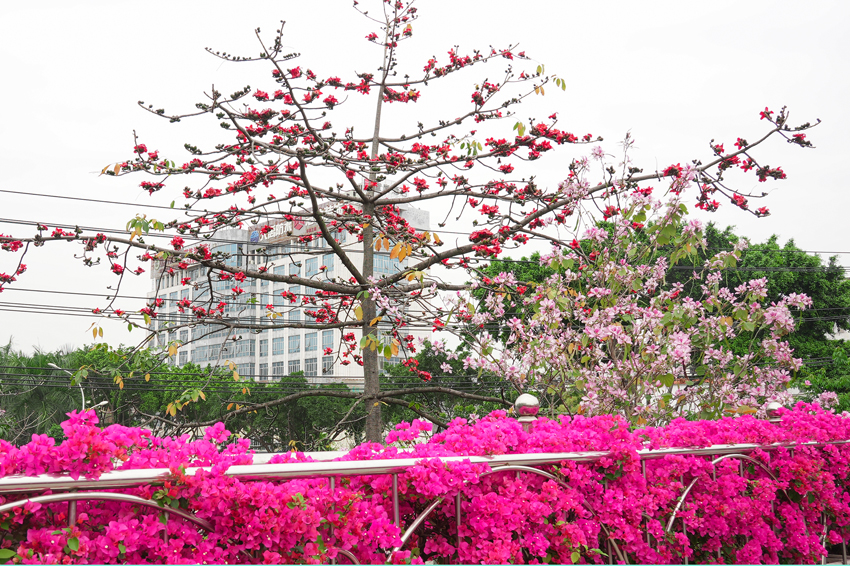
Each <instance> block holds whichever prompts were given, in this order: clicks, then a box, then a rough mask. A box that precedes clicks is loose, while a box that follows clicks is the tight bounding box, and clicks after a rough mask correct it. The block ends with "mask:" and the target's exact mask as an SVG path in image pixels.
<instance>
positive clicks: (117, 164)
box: [112, 163, 121, 175]
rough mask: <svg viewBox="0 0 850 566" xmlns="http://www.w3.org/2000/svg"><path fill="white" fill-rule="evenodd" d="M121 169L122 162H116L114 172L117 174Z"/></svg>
mask: <svg viewBox="0 0 850 566" xmlns="http://www.w3.org/2000/svg"><path fill="white" fill-rule="evenodd" d="M119 171H121V164H120V163H116V164H115V168H114V169H112V172H113V173H115V174H116V175H117V174H118V172H119Z"/></svg>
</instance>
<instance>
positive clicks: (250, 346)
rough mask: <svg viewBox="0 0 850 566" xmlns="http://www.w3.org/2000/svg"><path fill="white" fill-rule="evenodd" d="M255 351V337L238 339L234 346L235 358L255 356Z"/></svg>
mask: <svg viewBox="0 0 850 566" xmlns="http://www.w3.org/2000/svg"><path fill="white" fill-rule="evenodd" d="M255 352H256V350H255V349H254V339H253V338H243V339H242V340H237V341H236V345H235V347H233V357H234V358H244V357H247V356H250V357H253V356H254V353H255Z"/></svg>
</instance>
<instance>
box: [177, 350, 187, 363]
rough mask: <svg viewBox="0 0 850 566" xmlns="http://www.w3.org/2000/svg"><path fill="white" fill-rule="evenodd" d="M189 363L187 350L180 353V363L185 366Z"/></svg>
mask: <svg viewBox="0 0 850 566" xmlns="http://www.w3.org/2000/svg"><path fill="white" fill-rule="evenodd" d="M188 361H189V352H187V351H186V350H182V351H181V352H180V362H179V363H180V365H181V366H185V365H186V363H187V362H188Z"/></svg>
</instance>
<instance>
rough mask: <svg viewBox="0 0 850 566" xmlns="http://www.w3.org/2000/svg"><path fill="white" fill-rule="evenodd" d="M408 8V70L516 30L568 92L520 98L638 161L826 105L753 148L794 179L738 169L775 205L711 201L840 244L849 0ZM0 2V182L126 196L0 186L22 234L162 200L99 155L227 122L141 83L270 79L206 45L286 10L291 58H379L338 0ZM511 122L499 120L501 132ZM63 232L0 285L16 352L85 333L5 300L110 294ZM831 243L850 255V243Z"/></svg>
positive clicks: (178, 138)
mask: <svg viewBox="0 0 850 566" xmlns="http://www.w3.org/2000/svg"><path fill="white" fill-rule="evenodd" d="M369 3H370V0H364V1H363V2H362V5H363V6H364V7H368V5H369ZM375 5H376V6H377V3H375ZM419 8H420V19H419V21H418V22H416V23H415V24H414V38H413V40H412V41H411V42H410V43H409V44H408V45H407V47H408V50H407V53H406V54H405V52H402V55H401V57H402V64H403V65H404V64H405V63H407V64H408V65H409V66H408V67H407V68H409V69H411V70H415V71H418V70H421V67H422V66H423V65H424V63H425V61H426V60H427V58H428V57H430V56H432V55H437V56H438V58H439V59H441V60H443V61H444V60H445V53H446V51H447V50H448V49H449V48H450V47H451V46H453V45H455V44H459V45H460V47H461V51H469V50H471V49H473V48H481V49H482V50H486V49H487V48H488V46H489V45H494V46H503V45H506V44H508V43H513V42H518V43H520V48H521V49H524V50H525V51H526V52H527V53H528V54H529V55H530V56H532V57H533V58H534V59H535V60H537V61H539V62H541V63H545V65H546V70H547V71H548V72H556V73H558V74H559V75H560V76H563V77H569V83H570V86H569V88H568V91H567V92H566V93H562V92H558V93H555V92H551V91H553V90H554V89H550V92H549V93H547V95H546V97H544V98H543V99H541V100H536V101H534V105H532V106H531V107H530V108H529V109H527V110H523V111H522V112H521V114H525V113H526V112H527V116H537V117H540V118H542V117H545V116H546V115H548V114H549V113H551V112H553V111H558V112H559V118H560V122H559V124H558V126H559V127H560V128H562V129H566V130H568V131H572V132H575V133H577V134H584V133H586V132H592V133H593V134H594V135H601V136H603V137H604V138H605V139H606V142H605V144H603V147H605V149H606V150H609V151H611V152H614V151H616V150H617V141H618V140H621V139H622V137H623V135H624V134H625V133H626V132H627V131H630V132H631V134H632V136H633V137H634V138H635V139H636V140H637V151H636V152H635V153H634V154H633V158H634V159H635V161H636V164H637V165H639V166H643V167H645V168H646V169H647V170H653V169H654V168H655V167H656V166H658V167H664V166H666V165H668V164H670V163H676V162H682V163H685V162H686V161H689V160H691V159H693V158H695V157H703V158H704V157H707V156H708V150H707V144H708V141H709V140H711V139H712V138H714V139H716V140H717V141H718V142H725V143H726V144H727V148H728V147H731V145H732V143H733V142H734V140H735V138H736V137H739V136H740V137H744V138H747V139H750V140H752V139H754V138H756V137H757V136H758V135H759V134H760V133H761V132H763V131H764V123H759V120H758V113H759V111H760V110H761V109H763V108H764V107H765V106H769V107H770V108H771V109H773V110H779V108H780V107H781V106H783V105H788V107H789V108H790V110H791V117H792V122H795V121H814V120H815V119H816V118H820V119H822V120H823V124H821V125H820V126H819V127H817V128H816V129H815V130H813V131H812V132H811V133H810V136H809V137H810V139H812V141H813V142H814V143H815V145H816V146H817V149H816V150H809V151H803V150H801V149H800V148H796V147H790V146H785V145H783V144H781V143H779V142H778V141H777V142H776V143H774V144H773V145H771V146H770V147H768V148H767V149H766V150H764V151H763V152H762V153H761V154H760V155H761V156H762V157H765V156H769V159H767V160H766V162H767V163H769V164H770V165H774V166H775V165H781V166H782V167H783V169H784V170H785V171H786V172H787V173H788V180H786V181H783V182H779V183H766V184H762V185H759V184H758V183H751V184H750V185H746V186H743V187H741V186H739V188H741V189H744V190H748V189H751V188H752V189H762V188H763V189H765V190H769V191H771V196H770V198H769V199H768V200H767V202H765V203H764V204H766V205H767V206H768V207H769V208H770V209H771V211H772V212H773V215H772V216H771V217H769V218H766V219H762V220H756V219H754V218H752V217H750V216H749V215H745V214H742V213H737V214H736V213H734V211H728V212H722V213H719V214H716V215H714V216H713V217H706V218H705V219H707V220H708V219H712V218H713V219H714V220H715V221H717V222H718V223H720V224H722V225H726V224H735V225H737V226H738V229H739V233H742V234H745V235H748V236H751V237H752V238H753V239H754V240H756V241H760V240H763V239H764V238H766V237H767V236H769V235H770V234H774V233H775V234H778V235H779V236H780V237H781V238H782V239H783V241H784V240H785V239H787V238H794V239H795V240H796V242H797V244H798V245H799V246H800V247H802V248H804V249H808V250H827V251H846V252H850V242H847V241H846V239H847V238H846V227H845V225H846V223H845V215H846V211H847V210H848V205H850V196H848V194H847V191H846V190H845V186H844V185H845V184H846V181H844V180H843V179H842V178H841V177H842V176H843V166H844V164H845V163H846V159H847V156H848V155H850V137H848V132H850V113H848V111H847V108H846V107H845V105H846V104H847V103H848V94H850V88H848V87H850V78H848V77H850V75H848V72H847V69H848V55H850V39H848V38H850V35H848V34H847V33H846V25H847V22H848V15H850V4H848V3H846V2H840V1H834V2H806V3H803V2H799V1H789V2H777V1H770V2H767V1H765V2H738V1H717V0H714V1H711V2H681V1H671V2H633V1H618V2H615V1H594V2H589V1H584V2H572V1H559V2H542V1H538V2H531V1H529V2H524V3H519V2H506V1H501V0H495V1H490V2H486V3H484V2H456V1H447V0H424V1H422V2H421V3H419ZM1 13H2V17H0V55H2V58H0V72H2V75H0V76H2V83H3V88H2V89H0V105H2V108H4V109H5V111H4V117H3V125H2V128H0V189H3V190H10V191H21V192H26V193H43V194H50V195H64V196H77V197H86V198H92V199H102V200H113V201H121V202H131V203H138V207H132V206H115V205H107V204H101V203H94V202H91V203H85V202H80V201H70V200H60V199H55V198H43V197H36V196H23V195H12V194H8V193H0V203H2V204H0V219H3V220H0V233H4V234H8V233H10V232H11V233H14V234H20V235H30V234H32V233H33V231H32V228H31V227H24V226H21V225H17V224H9V223H8V222H5V220H6V219H14V220H28V221H39V222H42V223H45V224H47V225H49V226H52V225H55V224H80V225H84V226H91V227H96V228H119V229H120V228H123V226H124V225H125V224H126V222H127V220H129V219H130V218H132V217H133V216H134V215H135V213H136V212H148V213H149V215H153V216H157V211H156V210H146V209H144V208H143V207H142V205H143V204H151V203H157V204H167V203H169V202H170V201H171V200H172V199H173V198H175V197H176V195H169V196H165V197H163V198H161V199H160V200H156V199H151V198H149V197H148V196H147V194H146V193H143V192H141V191H140V189H139V187H138V183H139V181H140V180H141V179H139V178H136V177H133V176H129V177H124V178H119V179H115V178H111V177H99V176H98V174H99V172H100V170H101V169H102V168H103V167H104V166H105V165H107V164H109V163H114V162H116V161H119V160H124V159H126V158H128V157H129V155H130V152H131V150H132V132H133V130H134V129H135V130H136V131H137V133H139V134H140V136H141V138H142V140H143V141H144V142H145V143H147V145H148V147H150V148H153V147H156V148H159V149H161V150H162V151H163V152H168V153H169V155H171V156H173V158H174V159H175V161H180V160H181V159H182V160H183V161H187V160H188V159H185V157H184V156H185V155H187V154H186V153H185V152H184V151H183V150H182V144H183V143H184V142H192V143H196V144H198V145H201V144H203V143H204V142H205V141H206V140H210V139H211V137H210V136H221V130H220V129H218V131H216V130H215V129H208V127H209V125H210V124H206V126H207V127H206V128H205V127H200V126H202V124H198V125H195V124H180V125H178V126H174V125H169V124H168V123H167V122H166V121H164V120H159V119H156V118H155V117H153V116H151V115H150V114H147V113H145V112H143V111H142V110H141V109H139V108H138V107H137V106H136V101H137V100H145V101H146V102H150V103H153V104H155V107H164V108H165V109H166V110H167V111H169V112H172V111H175V112H176V111H188V110H190V109H191V108H192V107H193V105H194V103H195V102H198V101H201V100H203V96H202V92H203V91H204V90H209V88H210V85H211V84H215V86H216V88H218V89H220V90H222V91H223V92H226V93H229V92H232V91H235V90H237V89H238V88H241V87H243V86H245V85H246V84H250V85H252V86H253V87H255V88H256V87H260V88H263V87H265V89H266V90H267V89H268V88H270V87H271V85H270V83H269V82H268V81H267V80H266V79H265V77H267V69H265V68H261V67H257V66H254V67H253V68H249V67H247V66H245V65H238V64H231V63H222V61H220V60H218V59H216V58H214V57H212V56H210V55H208V54H206V53H205V52H204V50H203V48H204V47H206V46H210V47H213V48H215V49H219V50H222V51H227V52H229V53H235V54H254V55H256V54H257V53H258V52H259V49H258V48H257V46H256V43H255V39H254V36H253V30H254V28H256V27H258V26H259V27H261V28H262V29H263V31H264V32H271V31H272V29H273V28H274V27H275V26H276V25H277V22H278V21H280V20H286V21H287V28H286V29H287V33H286V35H285V41H284V43H285V45H287V46H289V47H290V48H291V50H292V51H297V52H300V53H301V54H302V57H301V59H300V60H299V61H298V63H299V64H301V65H303V66H305V67H310V68H312V69H313V70H315V71H316V72H317V74H318V75H320V76H330V75H337V76H341V77H343V80H346V77H352V76H353V71H355V70H357V71H369V70H373V69H374V68H375V67H376V66H377V64H378V63H377V61H376V57H377V56H378V55H379V54H378V52H377V49H376V48H375V47H374V46H372V45H370V44H368V43H367V42H366V41H365V40H364V39H363V38H364V36H365V35H366V34H367V33H368V32H369V31H372V29H373V27H374V26H373V25H371V24H369V23H368V22H367V21H365V20H364V19H363V18H362V17H360V16H359V15H358V14H357V13H356V12H355V11H354V10H353V9H352V8H351V4H350V2H348V1H343V0H339V1H337V0H313V1H310V2H304V1H299V2H294V1H289V0H279V1H276V2H243V3H233V2H220V1H206V2H157V1H147V2H143V3H127V2H115V1H103V2H94V1H90V2H85V1H78V2H74V3H69V2H58V1H52V2H41V3H37V4H33V3H29V4H25V3H23V2H17V3H11V2H6V3H4V5H3V8H2V12H1ZM405 58H407V59H405ZM502 67H503V66H500V67H498V68H496V67H492V68H493V69H495V70H501V68H502ZM485 70H486V68H485ZM260 71H262V72H260ZM484 76H486V74H485V75H482V74H478V72H473V73H471V74H468V75H466V77H465V78H464V79H463V80H462V82H461V83H458V86H457V88H456V90H455V92H454V93H452V91H451V89H448V90H443V91H440V92H439V93H435V94H434V95H433V96H434V97H435V98H432V99H431V101H430V103H431V106H429V105H428V104H426V103H425V100H424V99H423V104H421V105H420V106H419V107H417V106H413V105H409V106H407V107H404V108H403V109H402V110H403V112H402V111H395V110H394V112H396V113H395V114H390V119H391V120H393V121H394V122H393V125H395V124H396V121H397V124H398V126H399V128H405V127H409V126H410V125H415V123H416V121H418V120H420V119H422V117H423V116H426V117H427V116H429V115H431V112H432V111H433V110H434V109H435V108H437V107H439V108H450V107H451V102H452V100H453V99H452V94H454V95H455V97H456V98H455V99H454V100H460V101H461V102H462V103H466V102H467V101H468V97H469V93H470V92H471V88H470V87H471V85H472V84H474V83H475V82H477V81H480V80H481V79H482V78H483V77H484ZM452 88H454V87H452ZM426 94H427V91H426ZM358 102H359V101H358ZM435 105H436V106H435ZM420 112H421V115H420V114H418V113H420ZM212 125H213V126H215V124H212ZM511 125H512V124H507V123H506V124H505V126H504V128H505V134H504V135H505V136H507V135H508V134H509V133H510V126H511ZM335 126H336V127H337V128H336V129H340V130H341V129H342V124H335ZM210 132H211V133H210ZM572 156H573V154H570V153H565V154H564V157H563V158H562V159H561V158H558V159H546V160H543V161H541V162H540V163H541V167H542V169H541V171H540V172H539V174H540V176H541V179H543V180H544V181H545V182H548V183H555V182H557V180H558V179H560V178H563V177H564V176H565V171H563V170H562V167H565V165H566V163H567V162H568V159H569V158H570V157H572ZM544 161H545V163H544ZM750 180H752V178H750ZM747 182H748V183H749V182H750V181H749V180H748V181H747ZM756 185H759V186H756ZM759 206H761V203H760V204H759ZM724 209H726V210H728V209H729V207H728V206H725V207H723V208H722V209H721V210H722V211H723V210H724ZM159 212H160V213H162V212H165V213H166V214H165V215H164V216H162V215H160V217H161V218H166V217H169V214H168V213H167V211H159ZM150 213H153V214H150ZM75 248H76V244H68V245H64V244H63V245H61V246H57V245H53V246H47V247H45V248H41V249H38V250H34V251H33V252H31V253H30V254H29V255H28V257H27V261H26V263H27V265H28V266H29V271H28V272H27V273H26V274H25V275H24V276H22V277H20V278H19V281H18V282H17V283H15V284H14V285H12V286H10V287H9V288H8V290H7V291H6V292H4V293H2V295H0V344H5V343H6V342H7V341H8V340H10V339H11V340H12V341H13V345H14V346H15V347H16V348H19V349H22V350H25V351H28V350H30V349H32V348H33V347H38V348H40V349H42V350H52V349H55V348H58V347H60V346H63V345H74V346H76V345H82V344H84V343H89V342H91V334H89V333H87V332H86V330H87V328H88V327H89V325H90V324H91V322H92V319H88V318H82V317H72V316H54V315H45V314H24V313H16V312H9V311H7V310H4V309H8V308H10V304H32V303H35V304H42V305H43V304H57V305H76V306H88V307H94V306H98V305H102V302H103V301H102V300H100V299H97V298H95V297H85V296H76V295H66V294H62V293H65V292H68V291H71V292H90V293H101V292H105V291H106V290H107V287H108V286H109V285H112V284H114V283H115V280H116V278H115V276H114V275H112V274H111V273H109V272H108V270H107V269H105V268H103V267H100V268H93V269H86V268H84V267H82V266H81V265H80V263H79V261H75V260H74V259H73V257H72V256H73V253H74V252H76V249H75ZM843 257H844V258H845V259H844V260H843V262H844V263H845V264H847V261H848V260H847V259H846V258H850V256H843ZM13 269H14V267H13V263H12V258H11V254H8V253H4V254H2V255H0V272H10V271H11V270H13ZM129 283H130V284H128V285H126V286H125V287H124V288H123V289H122V294H125V295H137V296H142V295H144V293H145V292H146V291H147V289H148V288H149V286H150V280H149V279H148V278H147V277H141V278H138V279H135V280H133V281H131V282H129ZM23 289H38V290H47V291H56V292H58V293H56V294H48V293H42V292H32V291H24V290H23ZM123 305H124V306H125V307H126V308H138V307H139V306H141V305H140V304H139V303H133V302H131V301H126V302H124V303H123ZM104 329H105V332H106V338H107V339H108V341H109V342H110V343H113V344H118V343H121V342H124V343H128V344H129V343H135V342H136V341H137V340H138V339H139V336H138V334H137V333H134V334H129V335H128V333H127V330H126V328H124V327H122V326H118V325H109V324H107V325H105V326H104Z"/></svg>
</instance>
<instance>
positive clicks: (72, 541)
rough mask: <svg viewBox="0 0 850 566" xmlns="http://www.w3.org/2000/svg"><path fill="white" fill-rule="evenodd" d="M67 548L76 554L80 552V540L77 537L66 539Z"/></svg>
mask: <svg viewBox="0 0 850 566" xmlns="http://www.w3.org/2000/svg"><path fill="white" fill-rule="evenodd" d="M68 548H70V549H71V550H72V551H73V552H77V551H78V550H80V539H78V538H77V537H71V538H69V539H68Z"/></svg>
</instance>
